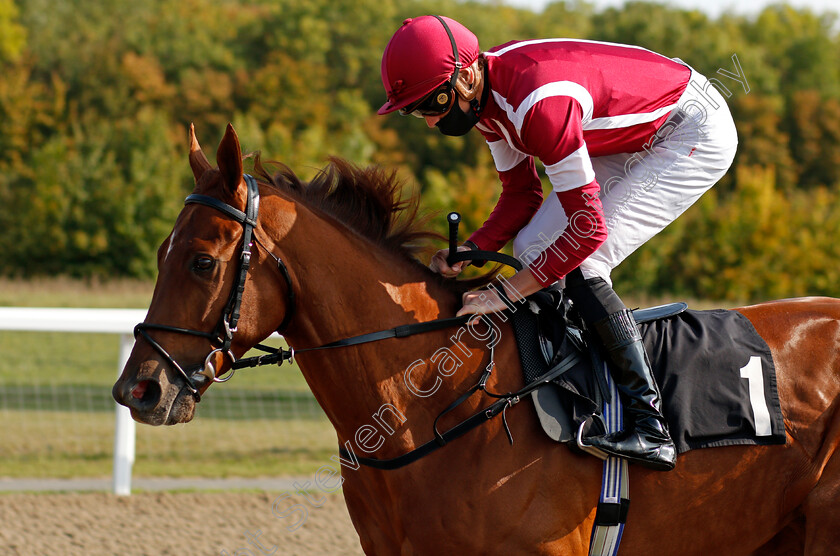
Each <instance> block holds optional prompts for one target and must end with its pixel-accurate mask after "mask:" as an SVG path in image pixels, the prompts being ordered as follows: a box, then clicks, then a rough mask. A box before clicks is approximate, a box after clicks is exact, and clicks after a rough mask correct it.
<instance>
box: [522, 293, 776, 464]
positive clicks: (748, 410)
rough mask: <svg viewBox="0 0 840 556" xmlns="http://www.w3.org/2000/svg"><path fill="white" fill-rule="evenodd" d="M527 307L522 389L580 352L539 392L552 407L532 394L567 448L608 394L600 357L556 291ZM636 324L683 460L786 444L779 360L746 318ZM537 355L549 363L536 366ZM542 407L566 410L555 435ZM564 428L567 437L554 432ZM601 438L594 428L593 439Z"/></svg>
mask: <svg viewBox="0 0 840 556" xmlns="http://www.w3.org/2000/svg"><path fill="white" fill-rule="evenodd" d="M531 299H532V302H531V303H530V305H529V306H527V307H526V308H525V310H521V311H516V313H522V314H520V315H518V316H517V315H516V314H514V317H515V318H514V330H515V334H516V337H517V340H518V343H519V344H520V353H521V355H522V360H523V369H524V372H525V378H526V382H530V381H532V380H533V378H534V377H535V376H536V375H538V374H542V373H543V372H545V371H546V370H548V369H550V368H551V367H552V366H553V365H556V364H557V363H558V362H559V361H561V360H562V359H563V358H564V357H566V356H567V355H568V354H569V353H570V350H577V351H578V352H579V353H580V354H581V358H580V362H579V364H578V365H576V366H574V367H573V368H572V369H570V370H569V371H567V372H565V373H564V374H563V375H561V376H560V377H558V378H557V379H555V380H554V382H553V384H550V385H547V386H546V387H545V388H548V389H551V390H550V391H549V392H544V391H541V392H540V397H542V399H543V400H544V401H545V400H552V401H551V403H547V404H546V403H543V404H540V403H539V402H538V401H537V400H536V398H537V396H536V395H535V396H534V398H535V404H537V412H538V414H539V413H541V412H542V413H543V414H542V415H541V416H540V418H541V422H542V423H543V427H544V428H545V429H546V432H547V433H548V434H549V436H551V437H552V438H554V439H555V440H559V441H561V442H567V441H570V440H572V438H573V437H574V434H575V433H576V430H577V427H578V426H579V425H580V423H582V422H584V421H586V420H587V418H589V417H591V416H592V415H593V414H596V415H597V414H600V412H601V410H602V407H603V402H604V400H605V399H606V396H607V394H606V392H607V389H606V387H605V384H606V379H605V377H604V376H603V373H604V369H605V366H604V364H603V361H604V359H603V354H602V353H601V351H600V348H599V346H598V344H597V343H596V342H593V341H591V339H590V338H589V337H588V335H587V333H586V332H585V331H581V330H580V328H579V327H576V326H575V325H574V320H575V319H574V315H573V313H569V312H568V308H566V310H565V311H564V310H563V304H562V303H561V302H559V294H558V293H556V292H555V293H553V294H552V295H549V296H541V297H538V298H537V299H534V298H531ZM558 309H559V310H560V312H559V313H558V312H557V311H558ZM639 326H640V332H641V334H642V338H643V341H644V344H645V348H646V350H647V353H648V356H649V357H650V360H651V366H652V370H653V373H654V376H655V378H656V380H657V383H658V384H659V387H660V391H661V393H662V399H663V410H662V411H663V414H664V416H665V418H666V420H667V421H668V425H669V428H670V431H671V435H672V437H673V439H674V443H675V444H676V447H677V450H678V451H679V452H681V453H682V452H686V451H688V450H692V449H696V448H703V447H712V446H727V445H735V444H753V445H755V444H761V445H764V444H784V443H785V431H784V421H783V418H782V412H781V406H780V403H779V396H778V391H777V388H776V370H775V366H774V364H773V358H772V355H771V353H770V349H769V347H768V346H767V344H766V342H765V341H764V340H763V339H762V338H761V336H759V335H758V333H757V332H756V330H755V328H754V327H753V326H752V323H750V321H749V320H748V319H747V318H746V317H744V316H743V315H742V314H740V313H738V312H737V311H728V310H723V309H719V310H712V311H695V310H688V311H684V312H682V313H680V314H677V315H674V316H669V317H666V318H662V319H658V320H653V321H651V322H646V323H643V324H640V325H639ZM535 331H537V332H535ZM529 337H530V339H529ZM533 338H538V340H537V341H534V339H533ZM538 353H539V354H541V355H542V356H543V357H544V359H543V360H542V361H541V362H539V363H535V360H536V359H537V357H536V354H538ZM599 373H600V374H599ZM545 388H544V389H545ZM544 389H543V390H544ZM545 396H547V397H545ZM554 401H556V403H554ZM546 407H549V409H548V410H547V411H562V412H564V415H561V416H559V420H557V421H552V422H553V423H554V429H555V430H554V431H553V432H550V431H549V427H548V426H547V423H546V419H544V417H546V415H545V411H546ZM558 423H559V424H558ZM558 429H563V430H562V431H561V432H559V433H558ZM599 432H600V431H598V430H597V422H596V429H595V430H593V431H591V433H592V434H598V433H599ZM558 436H559V437H558Z"/></svg>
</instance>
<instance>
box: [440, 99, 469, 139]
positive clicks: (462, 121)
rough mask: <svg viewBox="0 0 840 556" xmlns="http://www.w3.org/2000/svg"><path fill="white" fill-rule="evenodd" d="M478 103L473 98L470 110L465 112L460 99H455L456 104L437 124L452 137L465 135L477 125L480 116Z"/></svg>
mask: <svg viewBox="0 0 840 556" xmlns="http://www.w3.org/2000/svg"><path fill="white" fill-rule="evenodd" d="M477 108H478V103H477V102H476V101H475V100H473V101H472V102H471V103H470V108H469V111H467V112H464V111H463V110H461V107H460V105H459V104H458V99H457V98H456V99H455V105H454V106H453V107H452V108H451V109H450V110H449V113H448V114H447V115H446V116H444V117H443V118H441V119H440V120H438V123H436V124H435V125H436V126H437V128H438V129H439V130H440V132H441V133H443V134H444V135H449V136H451V137H458V136H461V135H465V134H466V133H467V132H468V131H469V130H471V129H472V128H473V127H475V124H477V123H478V120H479V117H478V113H477V110H476V109H477Z"/></svg>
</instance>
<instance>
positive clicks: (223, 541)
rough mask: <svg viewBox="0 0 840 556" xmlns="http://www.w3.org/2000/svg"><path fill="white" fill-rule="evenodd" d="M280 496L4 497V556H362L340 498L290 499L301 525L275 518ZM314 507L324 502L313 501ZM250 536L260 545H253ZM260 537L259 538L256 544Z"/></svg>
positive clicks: (0, 498)
mask: <svg viewBox="0 0 840 556" xmlns="http://www.w3.org/2000/svg"><path fill="white" fill-rule="evenodd" d="M279 495H280V493H268V492H265V493H239V492H232V493H231V492H212V493H195V492H192V493H168V492H152V493H140V494H132V495H131V496H127V497H118V496H114V495H112V494H104V493H67V494H2V495H0V554H2V555H3V556H6V555H18V554H20V555H27V556H29V555H38V556H42V555H46V554H50V555H53V554H54V555H61V556H70V555H82V554H84V555H126V556H133V555H164V554H165V555H178V556H192V555H204V554H206V555H225V554H226V555H229V556H234V555H236V556H246V555H247V556H252V555H253V556H260V555H262V554H275V555H277V556H280V555H283V556H287V555H288V556H291V555H300V556H310V555H360V554H362V551H361V548H360V546H359V541H358V538H357V537H356V533H355V531H354V529H353V526H352V524H351V523H350V517H349V516H348V514H347V509H346V508H345V506H344V500H343V498H342V497H341V495H340V494H333V495H324V498H326V500H325V501H324V502H323V505H322V506H321V507H317V508H314V507H312V506H311V505H309V504H307V501H306V500H304V498H303V497H302V496H301V495H294V496H292V497H290V498H285V499H283V500H282V501H281V503H280V504H279V505H278V508H279V510H278V511H280V512H281V513H282V512H283V511H288V509H289V508H291V507H292V505H293V504H296V503H299V504H301V505H302V506H303V505H306V506H307V507H308V516H307V517H306V520H305V521H304V522H303V523H302V525H301V526H300V527H298V528H297V529H295V530H294V531H289V530H287V527H288V526H290V525H292V524H294V523H295V521H296V520H298V519H299V518H302V516H303V514H302V512H298V511H295V512H291V513H290V514H289V515H288V516H287V517H285V518H278V517H275V515H274V514H272V504H273V502H274V501H275V500H276V499H277V497H278V496H279ZM315 501H316V502H318V501H320V500H317V499H315ZM246 533H250V534H251V535H252V537H251V538H252V539H254V538H256V541H257V543H261V545H262V548H260V547H259V546H258V545H257V544H249V543H248V540H247V538H246ZM256 535H259V536H258V537H255V536H256Z"/></svg>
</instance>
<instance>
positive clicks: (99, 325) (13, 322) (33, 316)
mask: <svg viewBox="0 0 840 556" xmlns="http://www.w3.org/2000/svg"><path fill="white" fill-rule="evenodd" d="M145 317H146V310H145V309H63V308H62V309H57V308H47V307H0V330H17V331H25V332H88V333H107V334H119V335H120V339H119V341H120V352H119V361H118V364H117V376H119V373H120V372H121V371H122V368H123V366H125V363H126V361H127V360H128V355H129V354H130V353H131V348H132V346H133V345H134V335H133V330H134V326H135V325H136V324H137V323H138V322H142V321H143V319H144V318H145ZM114 405H115V406H116V421H115V426H114V429H115V431H114V470H113V492H114V494H118V495H128V494H131V467H132V465H134V455H135V435H136V432H135V427H134V420H133V419H132V418H131V413H130V412H129V410H128V408H127V407H123V406H121V405H118V404H116V403H114Z"/></svg>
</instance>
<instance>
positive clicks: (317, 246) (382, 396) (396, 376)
mask: <svg viewBox="0 0 840 556" xmlns="http://www.w3.org/2000/svg"><path fill="white" fill-rule="evenodd" d="M282 244H283V246H284V249H283V250H284V256H285V257H286V259H287V260H288V261H289V264H290V270H291V272H292V274H293V276H294V282H295V285H296V286H297V288H298V290H297V292H296V293H297V298H298V301H297V305H298V309H297V314H296V316H295V319H294V321H293V326H292V327H290V329H289V330H288V331H287V333H286V337H287V339H288V340H289V342H290V343H291V344H292V345H293V346H294V347H295V348H296V349H305V348H310V347H316V346H320V345H323V344H325V343H328V342H332V341H335V340H338V339H342V338H347V337H350V336H356V335H360V334H365V333H368V332H375V331H379V330H383V329H389V328H393V327H395V326H400V325H404V324H410V323H417V322H425V321H429V320H434V319H436V318H442V317H450V316H453V314H454V309H455V304H456V301H457V296H455V295H454V294H453V293H452V292H448V291H445V290H444V289H443V288H442V287H441V286H440V285H438V284H436V280H428V278H429V276H428V274H427V273H425V272H424V271H423V270H422V268H418V267H417V265H415V264H413V263H411V262H410V261H406V260H403V259H402V258H400V257H399V256H397V255H395V254H392V253H388V252H387V251H386V250H384V249H381V248H379V247H376V246H374V245H372V244H371V242H369V241H367V240H366V239H364V238H361V237H358V236H357V235H355V234H352V233H348V232H347V230H344V229H340V228H336V227H335V226H331V225H329V224H325V223H324V222H323V221H317V219H316V218H315V217H314V216H313V215H311V214H305V213H304V212H303V211H300V210H299V211H298V214H297V222H296V223H295V225H294V226H293V227H292V228H291V229H290V230H289V232H288V236H287V237H286V238H285V239H284V240H283V242H282ZM452 333H453V331H452V330H446V331H441V332H437V333H427V334H420V335H417V336H412V337H410V338H403V339H391V340H384V341H380V342H375V343H370V344H366V345H361V346H353V347H346V348H337V349H329V350H323V351H313V352H309V353H305V354H304V353H301V354H300V356H299V357H298V362H299V364H300V366H301V369H302V371H303V373H304V376H305V377H306V380H307V382H308V383H309V385H310V387H311V388H312V391H313V393H314V394H315V396H316V397H317V398H318V400H319V402H320V403H321V405H322V406H323V407H324V409H325V411H326V413H327V415H328V416H329V417H330V420H331V421H332V422H333V424H334V425H335V427H336V429H337V430H338V432H339V436H340V437H343V438H351V437H352V435H353V434H354V433H355V432H356V431H357V429H358V427H360V426H363V425H366V424H369V423H371V422H372V419H375V418H376V417H375V416H374V415H375V414H376V413H377V412H378V411H380V410H381V409H382V408H383V407H386V406H391V407H393V408H395V411H394V410H391V409H387V410H388V411H389V412H390V413H389V415H390V417H387V418H386V419H391V422H392V424H394V428H397V427H396V424H399V423H395V422H394V419H396V421H400V420H402V418H405V419H406V420H408V419H409V413H411V412H412V411H414V410H412V409H411V408H409V407H408V406H409V405H410V402H414V405H415V406H416V405H418V404H416V402H417V399H418V398H417V396H416V393H413V392H412V391H411V389H410V388H409V387H408V386H407V385H406V382H405V373H406V370H407V369H409V368H410V367H411V364H412V363H413V362H416V361H418V360H428V359H429V357H430V356H432V355H433V354H434V353H435V352H436V351H437V350H439V349H440V348H441V347H447V346H449V345H451V343H452V342H451V340H449V337H450V336H451V335H452ZM475 351H477V350H475ZM480 357H481V354H478V355H477V356H476V360H477V359H479V358H480ZM425 367H430V366H429V365H425V366H424V368H422V369H418V370H417V372H415V373H414V374H413V375H412V379H413V380H414V383H416V384H418V385H419V386H418V388H421V389H422V388H426V387H427V378H428V377H427V376H426V375H431V374H432V373H433V371H434V370H433V369H431V368H425ZM460 382H461V379H460V378H458V379H453V380H452V381H451V382H450V383H449V384H447V385H445V386H444V387H443V388H440V390H441V391H444V390H446V389H450V388H453V387H460ZM426 405H427V406H428V404H426ZM426 409H428V408H426ZM397 412H399V413H397ZM395 416H396V417H395ZM428 418H429V416H428V415H416V416H415V417H414V418H413V419H412V421H413V422H414V423H418V422H423V423H424V426H425V424H426V423H427V421H428Z"/></svg>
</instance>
